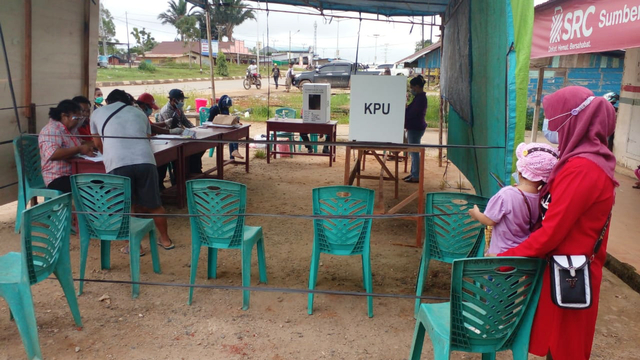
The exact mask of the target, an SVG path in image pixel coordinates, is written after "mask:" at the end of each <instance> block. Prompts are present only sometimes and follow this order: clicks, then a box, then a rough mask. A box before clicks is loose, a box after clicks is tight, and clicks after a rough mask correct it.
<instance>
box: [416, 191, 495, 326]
mask: <svg viewBox="0 0 640 360" xmlns="http://www.w3.org/2000/svg"><path fill="white" fill-rule="evenodd" d="M488 202H489V199H487V198H485V197H482V196H477V195H471V194H464V193H448V192H440V193H429V194H427V201H426V206H425V213H426V214H442V215H444V216H432V217H425V218H424V229H425V239H424V243H423V245H422V259H421V260H420V268H419V269H418V282H417V284H416V296H421V295H422V290H423V287H424V283H425V281H426V279H427V275H428V273H429V262H430V261H431V260H438V261H442V262H446V263H449V264H451V263H452V262H453V261H454V260H458V259H464V258H468V257H482V256H483V254H484V226H483V225H482V224H480V222H478V221H476V220H474V219H473V218H472V217H471V216H469V214H468V212H469V210H470V209H472V208H473V206H474V205H478V208H480V210H481V211H484V209H485V207H486V206H487V203H488ZM447 214H458V215H447ZM419 307H420V299H416V305H415V314H417V313H418V309H419Z"/></svg>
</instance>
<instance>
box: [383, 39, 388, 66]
mask: <svg viewBox="0 0 640 360" xmlns="http://www.w3.org/2000/svg"><path fill="white" fill-rule="evenodd" d="M387 51H389V43H386V44H384V62H385V63H386V62H387Z"/></svg>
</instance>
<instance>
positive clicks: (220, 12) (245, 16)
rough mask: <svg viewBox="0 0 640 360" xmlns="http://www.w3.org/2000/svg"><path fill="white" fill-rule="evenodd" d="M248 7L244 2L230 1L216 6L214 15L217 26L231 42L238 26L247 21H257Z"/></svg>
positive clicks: (239, 0) (238, 0)
mask: <svg viewBox="0 0 640 360" xmlns="http://www.w3.org/2000/svg"><path fill="white" fill-rule="evenodd" d="M246 7H247V5H246V4H244V3H243V2H242V0H228V1H224V2H221V3H220V4H219V5H217V6H215V8H214V15H213V19H214V20H215V26H216V27H219V28H222V29H223V30H222V31H223V32H224V35H225V36H226V37H227V38H228V39H229V41H233V30H234V28H235V27H236V26H238V25H240V24H242V23H243V22H245V21H247V20H255V19H256V16H255V13H254V12H253V10H251V9H247V8H246ZM222 31H221V32H222Z"/></svg>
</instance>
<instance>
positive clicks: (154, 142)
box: [151, 139, 169, 145]
mask: <svg viewBox="0 0 640 360" xmlns="http://www.w3.org/2000/svg"><path fill="white" fill-rule="evenodd" d="M168 143H169V140H164V139H151V145H167V144H168Z"/></svg>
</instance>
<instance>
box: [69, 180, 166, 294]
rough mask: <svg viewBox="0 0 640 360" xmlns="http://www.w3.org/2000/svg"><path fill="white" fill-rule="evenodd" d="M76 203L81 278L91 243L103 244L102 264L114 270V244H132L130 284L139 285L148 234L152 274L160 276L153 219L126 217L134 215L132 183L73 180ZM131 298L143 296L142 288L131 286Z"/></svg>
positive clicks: (72, 186)
mask: <svg viewBox="0 0 640 360" xmlns="http://www.w3.org/2000/svg"><path fill="white" fill-rule="evenodd" d="M71 190H72V193H73V201H74V203H75V206H76V210H77V212H78V224H79V226H80V278H81V279H84V272H85V268H86V267H87V255H88V253H89V242H90V240H91V239H99V240H100V264H101V266H102V269H103V270H104V269H110V268H111V241H114V240H129V260H130V262H131V264H130V267H131V281H133V282H139V281H140V251H139V249H140V244H141V243H142V239H143V238H144V237H145V236H146V235H147V234H148V235H149V245H150V250H151V260H152V262H153V271H154V272H155V273H157V274H160V260H159V258H158V244H157V242H156V232H155V230H156V227H155V224H154V223H153V219H141V218H136V217H132V216H130V215H126V214H129V213H131V180H130V179H129V178H127V177H123V176H116V175H107V174H80V175H73V176H71ZM83 287H84V282H83V281H80V285H79V287H78V295H82V290H83ZM131 289H132V294H131V297H132V298H134V299H135V298H137V297H138V295H139V294H140V285H139V284H133V285H131Z"/></svg>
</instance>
